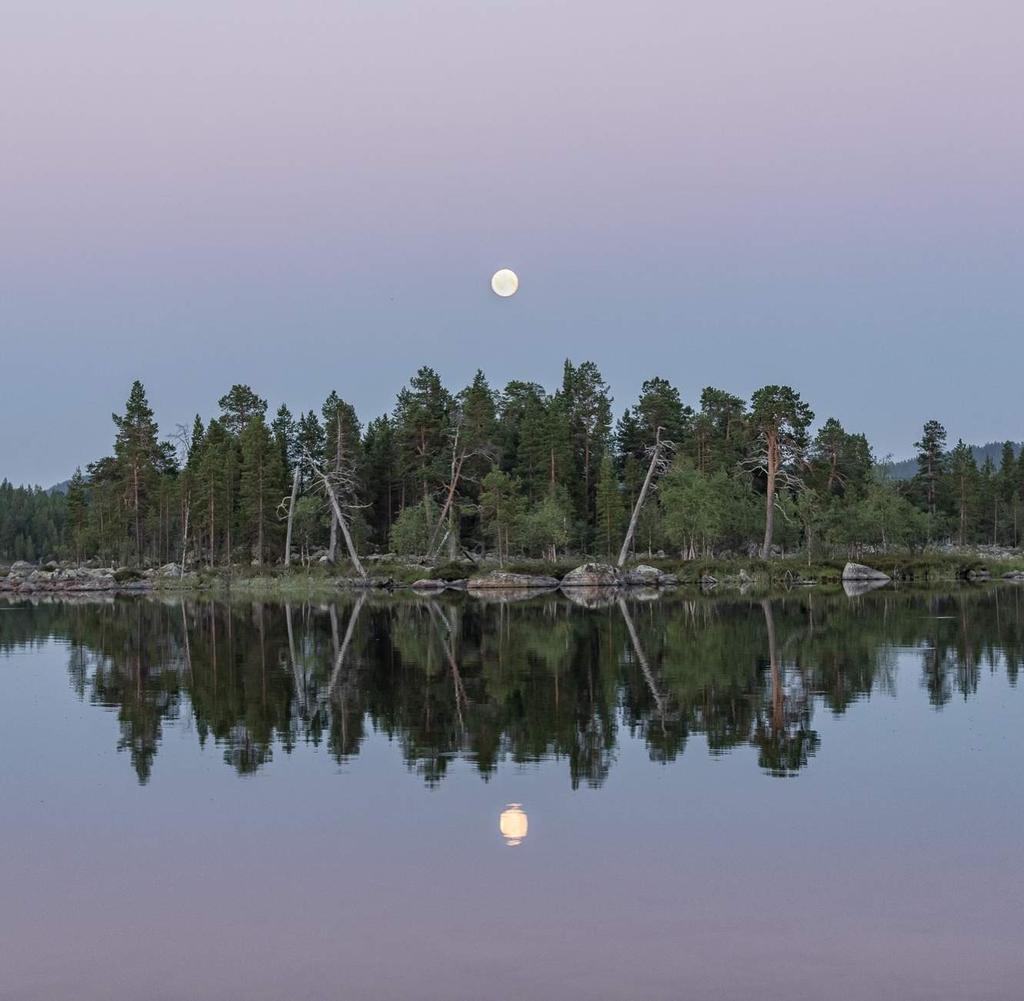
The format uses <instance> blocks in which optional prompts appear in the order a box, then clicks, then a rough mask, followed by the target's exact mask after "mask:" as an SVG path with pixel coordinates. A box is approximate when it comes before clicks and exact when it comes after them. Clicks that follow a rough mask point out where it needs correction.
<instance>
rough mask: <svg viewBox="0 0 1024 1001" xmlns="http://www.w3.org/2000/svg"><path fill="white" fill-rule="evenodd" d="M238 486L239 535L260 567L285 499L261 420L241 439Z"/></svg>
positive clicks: (276, 456)
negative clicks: (280, 507) (281, 503)
mask: <svg viewBox="0 0 1024 1001" xmlns="http://www.w3.org/2000/svg"><path fill="white" fill-rule="evenodd" d="M240 444H241V456H242V464H241V469H240V476H239V484H238V512H239V520H240V525H241V534H242V538H243V539H244V541H246V542H248V543H249V545H250V546H251V548H252V553H253V558H254V559H255V561H256V562H257V563H258V564H263V563H264V562H265V561H266V559H267V557H268V555H269V553H270V551H271V549H272V548H273V547H274V546H275V545H276V543H277V539H278V536H279V535H280V528H281V523H280V519H279V517H278V514H277V509H278V505H279V503H280V501H281V498H282V497H283V496H284V492H285V485H284V465H283V463H282V461H281V451H280V448H279V447H278V444H277V442H276V441H275V440H274V436H273V435H272V434H271V432H270V428H268V427H267V424H266V421H265V420H264V419H263V418H262V417H261V416H256V417H253V418H252V419H251V420H250V421H249V423H248V425H246V427H245V430H244V431H243V432H242V436H241V442H240Z"/></svg>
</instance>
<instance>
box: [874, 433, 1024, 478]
mask: <svg viewBox="0 0 1024 1001" xmlns="http://www.w3.org/2000/svg"><path fill="white" fill-rule="evenodd" d="M1021 448H1024V442H1020V441H1015V442H1013V454H1014V455H1015V456H1019V455H1020V450H1021ZM971 451H972V452H973V453H974V461H975V462H977V463H978V465H979V466H981V465H983V464H984V462H985V460H986V459H988V458H991V459H992V461H993V463H995V466H996V469H998V468H999V463H1000V462H1001V461H1002V458H1003V443H1002V442H1001V441H990V442H988V443H987V444H985V445H972V446H971ZM885 470H886V472H887V473H888V474H889V475H890V476H891V477H892V478H893V479H894V480H909V479H911V478H912V477H913V476H914V474H915V473H916V472H917V459H903V460H901V461H900V462H892V463H889V464H888V465H886V466H885Z"/></svg>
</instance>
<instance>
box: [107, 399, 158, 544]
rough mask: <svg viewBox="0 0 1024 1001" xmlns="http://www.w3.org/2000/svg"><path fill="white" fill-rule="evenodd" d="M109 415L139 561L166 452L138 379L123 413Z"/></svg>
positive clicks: (119, 473)
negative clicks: (158, 436)
mask: <svg viewBox="0 0 1024 1001" xmlns="http://www.w3.org/2000/svg"><path fill="white" fill-rule="evenodd" d="M111 416H112V417H113V421H114V424H115V426H116V427H117V435H116V436H115V438H114V459H115V462H116V464H117V476H118V480H119V487H120V491H121V498H122V503H123V504H124V506H125V509H126V510H127V512H128V516H129V524H130V525H131V529H132V540H133V542H134V555H135V559H136V561H141V560H142V559H143V556H144V552H145V550H144V543H145V538H144V533H143V526H144V524H145V521H146V516H147V514H148V512H149V505H150V502H151V499H152V494H153V491H154V488H155V486H156V483H157V480H158V478H159V475H160V472H161V470H162V467H163V463H164V460H165V458H166V452H165V450H164V449H162V448H161V446H160V443H159V441H158V440H157V433H158V429H157V424H156V420H155V419H154V417H153V411H152V409H151V408H150V406H149V401H148V400H147V399H146V391H145V389H144V388H143V386H142V383H141V382H139V381H138V380H137V379H136V380H135V382H134V383H132V389H131V392H130V393H129V395H128V402H127V403H126V405H125V412H124V414H123V415H118V414H112V415H111Z"/></svg>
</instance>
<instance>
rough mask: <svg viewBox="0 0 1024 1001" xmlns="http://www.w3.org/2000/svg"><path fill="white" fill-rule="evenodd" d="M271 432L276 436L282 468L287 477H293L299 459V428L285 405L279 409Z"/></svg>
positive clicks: (271, 426)
mask: <svg viewBox="0 0 1024 1001" xmlns="http://www.w3.org/2000/svg"><path fill="white" fill-rule="evenodd" d="M270 430H271V431H272V432H273V434H274V441H275V442H276V443H277V449H278V451H279V452H280V453H281V466H282V468H283V469H284V471H285V474H286V476H291V475H292V470H293V469H294V468H295V465H296V463H297V462H298V459H299V456H298V450H297V449H298V434H299V428H298V424H296V422H295V418H294V417H292V412H291V411H290V410H289V409H288V407H287V406H285V404H283V403H282V404H281V406H279V407H278V408H277V414H276V415H275V416H274V420H273V422H272V423H271V425H270Z"/></svg>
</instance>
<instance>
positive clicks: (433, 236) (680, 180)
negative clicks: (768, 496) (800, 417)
mask: <svg viewBox="0 0 1024 1001" xmlns="http://www.w3.org/2000/svg"><path fill="white" fill-rule="evenodd" d="M0 11H2V15H3V17H2V24H3V29H2V32H0V94H2V96H0V359H2V382H0V478H2V477H4V476H6V477H7V478H8V479H11V480H13V481H15V482H38V483H42V484H44V485H48V484H51V483H54V482H56V481H58V480H63V479H66V478H67V477H68V476H70V474H71V472H72V471H73V470H74V468H75V466H76V465H79V464H82V465H84V464H85V463H86V462H88V461H90V460H92V459H95V458H97V457H98V456H100V455H103V454H106V453H107V452H109V450H110V447H111V441H112V437H113V431H114V428H113V424H112V423H111V420H110V413H111V411H113V410H121V408H122V407H123V405H124V401H125V398H126V397H127V394H128V390H129V387H130V384H131V382H132V380H133V379H135V378H139V379H141V380H142V381H143V382H144V384H145V385H146V388H147V390H148V392H149V397H150V401H151V403H152V404H153V406H154V408H155V410H156V413H157V417H158V419H159V420H160V423H161V427H162V429H163V430H164V432H165V433H168V434H169V433H171V432H172V431H173V430H174V427H175V425H176V424H177V423H188V422H190V421H191V418H192V416H193V415H194V414H195V413H196V412H197V411H198V412H200V413H201V414H203V415H204V417H206V416H209V415H210V414H211V413H212V412H213V411H214V410H215V407H216V400H217V398H218V397H219V396H220V395H221V394H222V393H224V392H225V391H226V390H227V389H228V388H229V387H230V385H231V384H232V383H233V382H248V383H250V384H251V385H252V386H253V387H254V388H256V389H257V390H258V391H259V392H260V393H261V394H262V395H264V396H266V397H268V399H269V400H270V404H271V408H272V409H274V408H276V407H277V405H278V404H279V403H281V402H286V403H288V405H289V406H290V407H291V408H292V410H293V411H299V410H306V409H309V408H310V407H315V408H317V409H319V407H320V404H321V402H322V401H323V398H324V397H325V396H326V394H327V393H328V392H329V391H330V390H331V389H337V390H338V391H339V392H340V393H341V394H342V396H344V397H345V398H347V399H348V400H350V401H351V402H352V403H354V404H355V406H356V408H357V410H358V412H359V415H360V417H361V418H362V420H363V421H364V423H365V421H367V420H368V419H370V418H372V417H373V416H376V415H377V414H379V413H381V412H383V411H385V410H388V409H390V408H391V406H392V404H393V402H394V394H395V392H396V391H397V389H398V388H399V387H400V386H401V385H402V384H403V383H404V382H405V381H406V380H407V379H408V377H409V376H410V375H411V374H413V372H415V370H416V369H417V368H418V367H419V366H420V365H423V364H429V365H432V366H433V367H435V368H436V369H437V370H438V371H439V372H440V373H441V375H442V376H443V378H444V379H445V381H446V383H447V384H448V385H449V386H450V387H452V388H458V387H461V386H462V385H464V384H465V383H466V382H468V381H469V379H470V378H471V377H472V374H473V372H474V370H475V369H476V368H478V367H480V368H483V369H484V371H485V372H486V373H487V375H488V377H489V379H490V380H491V383H492V385H494V386H496V387H500V386H501V385H503V384H504V383H505V381H506V380H508V379H509V378H523V379H532V380H536V381H538V382H541V383H543V384H545V385H546V386H548V388H554V386H555V384H556V383H557V381H558V379H559V377H560V370H561V364H562V361H563V359H564V358H566V357H571V358H573V359H574V360H577V361H579V360H583V359H586V358H592V359H593V360H595V361H596V362H597V363H598V364H599V365H600V367H601V369H602V371H603V373H604V375H605V377H606V378H607V379H608V381H609V382H610V383H611V386H612V389H613V392H614V395H615V411H616V415H617V414H618V413H620V412H621V409H622V408H623V407H624V406H626V405H628V404H631V403H632V402H633V400H634V398H635V395H636V393H637V391H638V390H639V387H640V384H641V382H642V381H643V380H644V379H645V378H648V377H650V376H652V375H663V376H665V377H667V378H669V379H671V380H672V381H673V382H674V383H676V384H677V385H678V386H679V387H680V389H681V390H682V392H683V395H684V397H685V399H686V400H687V402H690V403H694V402H696V398H697V397H698V395H699V393H700V389H701V388H702V387H703V386H706V385H715V386H721V387H723V388H726V389H729V390H731V391H732V392H735V393H737V394H740V395H744V396H749V394H750V392H751V391H752V390H754V389H756V388H757V387H758V386H760V385H762V384H765V383H770V382H784V383H789V384H792V385H794V386H795V387H797V388H798V389H799V390H800V391H801V392H802V393H803V394H804V396H805V398H806V399H807V400H808V402H809V403H810V404H811V406H812V408H813V409H814V410H815V412H816V414H817V416H818V418H819V421H820V420H823V419H824V418H826V417H828V416H836V417H838V418H839V419H840V420H841V421H842V422H843V423H844V424H845V425H846V426H847V427H848V428H849V429H851V430H855V431H864V432H865V433H867V435H868V436H869V438H870V439H871V441H872V443H873V444H874V445H875V446H876V449H877V451H878V452H879V454H883V455H884V454H885V453H886V452H892V453H894V454H895V455H896V456H897V457H903V456H906V455H909V454H911V453H912V452H913V442H914V440H915V439H916V438H917V436H918V433H919V431H920V426H921V424H922V423H923V422H924V420H926V419H928V418H932V417H934V418H937V419H939V420H941V421H943V422H944V423H945V424H946V426H947V428H948V430H949V434H950V439H951V441H955V440H956V438H958V437H963V438H964V439H966V440H968V441H975V442H984V441H988V440H992V439H1002V438H1014V439H1022V438H1024V416H1022V408H1021V396H1022V393H1021V386H1022V381H1024V295H1022V293H1024V55H1022V53H1024V6H1022V5H1021V3H1020V0H974V2H971V3H966V2H964V0H955V2H950V0H887V2H885V3H882V2H872V0H860V2H857V3H853V2H846V3H837V2H829V0H780V2H776V3H770V4H769V3H765V2H764V0H757V2H753V0H734V2H732V3H728V2H721V3H711V2H704V3H700V4H697V3H688V2H678V0H677V2H674V3H673V2H668V0H662V2H657V3H655V2H649V0H629V2H626V0H619V2H616V3H612V2H608V0H587V2H585V3H584V2H582V0H544V2H542V0H433V2H429V3H428V2H424V0H419V2H413V0H362V2H358V3H355V2H347V0H324V2H311V0H290V2H287V3H283V2H281V0H246V2H245V3H219V2H211V0H202V2H199V0H168V2H164V3H140V2H134V3H131V2H126V0H122V2H114V0H88V2H85V0H81V2H70V0H63V2H60V0H57V2H52V3H46V2H40V0H0ZM503 266H508V267H511V268H514V269H515V270H516V271H517V272H518V274H519V276H520V280H521V287H520V290H519V292H518V294H517V295H515V296H514V297H512V298H509V299H499V298H498V297H496V296H495V295H494V294H493V293H492V292H491V291H490V288H489V285H488V282H489V279H490V275H491V273H492V272H493V271H494V270H496V269H497V268H499V267H503Z"/></svg>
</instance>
